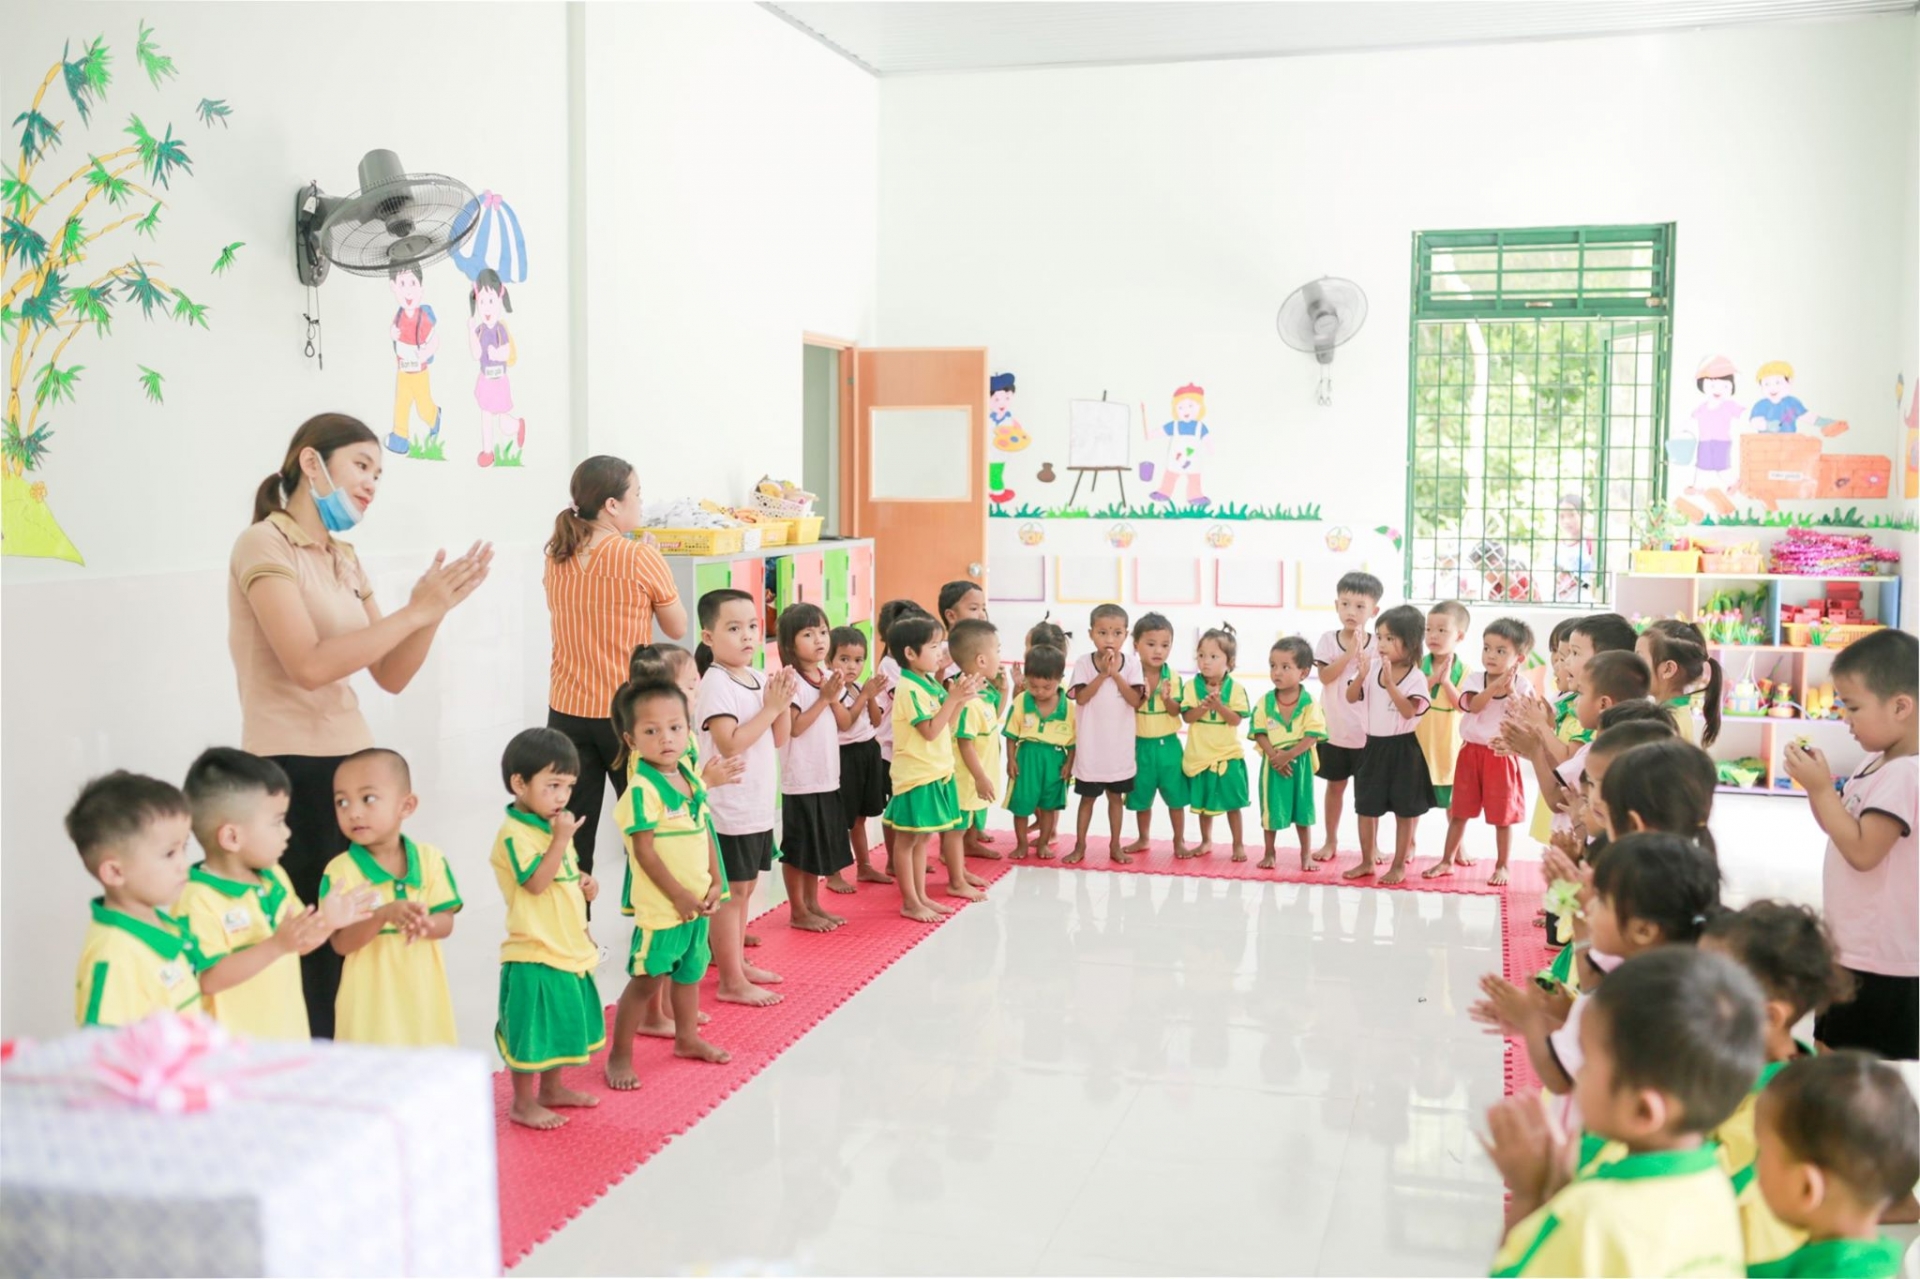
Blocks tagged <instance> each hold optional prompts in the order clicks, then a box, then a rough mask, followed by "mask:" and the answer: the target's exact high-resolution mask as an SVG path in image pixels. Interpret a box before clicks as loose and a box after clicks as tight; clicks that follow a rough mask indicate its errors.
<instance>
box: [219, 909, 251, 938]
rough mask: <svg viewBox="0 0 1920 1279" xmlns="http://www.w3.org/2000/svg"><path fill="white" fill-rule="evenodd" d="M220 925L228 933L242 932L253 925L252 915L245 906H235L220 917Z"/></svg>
mask: <svg viewBox="0 0 1920 1279" xmlns="http://www.w3.org/2000/svg"><path fill="white" fill-rule="evenodd" d="M220 926H221V927H222V928H224V929H226V930H227V932H228V933H229V934H232V933H244V932H246V931H247V930H248V929H249V928H252V927H253V915H252V913H251V912H250V911H248V910H247V908H246V907H245V906H235V907H234V908H233V909H232V910H230V911H228V912H227V913H226V914H224V915H222V916H221V917H220Z"/></svg>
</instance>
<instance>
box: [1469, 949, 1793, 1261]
mask: <svg viewBox="0 0 1920 1279" xmlns="http://www.w3.org/2000/svg"><path fill="white" fill-rule="evenodd" d="M1589 1002H1590V1003H1591V1004H1592V1010H1591V1011H1590V1012H1589V1013H1588V1015H1587V1016H1586V1017H1585V1018H1583V1019H1582V1021H1581V1024H1580V1043H1581V1052H1582V1056H1583V1057H1584V1058H1585V1065H1584V1067H1583V1068H1582V1069H1581V1071H1580V1076H1579V1082H1578V1083H1577V1084H1576V1085H1575V1094H1574V1095H1575V1098H1576V1100H1577V1102H1578V1104H1579V1109H1580V1113H1581V1115H1582V1116H1583V1117H1584V1118H1585V1120H1586V1124H1587V1127H1588V1129H1589V1131H1590V1132H1591V1133H1592V1134H1593V1135H1594V1136H1595V1137H1597V1138H1600V1139H1603V1140H1606V1141H1616V1142H1620V1143H1621V1144H1622V1145H1623V1146H1624V1147H1625V1151H1626V1153H1625V1154H1624V1155H1623V1157H1622V1158H1620V1159H1618V1160H1615V1161H1613V1162H1611V1163H1593V1164H1586V1165H1583V1166H1582V1167H1581V1168H1580V1170H1579V1171H1578V1172H1577V1173H1575V1174H1574V1175H1573V1177H1572V1180H1571V1181H1568V1180H1567V1179H1566V1172H1565V1171H1564V1170H1565V1167H1566V1160H1565V1154H1566V1146H1567V1144H1568V1141H1569V1134H1567V1133H1566V1132H1564V1131H1562V1130H1559V1129H1558V1128H1557V1127H1556V1126H1555V1125H1554V1124H1553V1123H1552V1121H1551V1119H1550V1117H1549V1115H1548V1113H1547V1112H1546V1111H1545V1110H1543V1108H1542V1107H1541V1106H1540V1104H1539V1099H1538V1098H1537V1097H1531V1096H1516V1097H1508V1098H1506V1099H1505V1100H1503V1101H1501V1102H1499V1103H1498V1104H1496V1105H1495V1106H1494V1107H1493V1108H1492V1109H1491V1110H1490V1111H1489V1112H1488V1114H1487V1121H1488V1129H1489V1131H1490V1133H1491V1140H1489V1141H1488V1142H1487V1143H1486V1146H1487V1152H1488V1154H1490V1155H1491V1156H1492V1157H1493V1161H1494V1163H1495V1165H1496V1166H1497V1167H1499V1169H1500V1172H1501V1174H1502V1176H1503V1177H1504V1178H1505V1179H1506V1182H1507V1185H1508V1187H1509V1189H1510V1190H1511V1192H1512V1198H1511V1200H1510V1201H1509V1203H1508V1206H1507V1220H1508V1221H1509V1222H1510V1223H1512V1227H1511V1229H1509V1230H1508V1232H1507V1236H1506V1240H1505V1242H1504V1243H1502V1245H1501V1247H1500V1251H1499V1253H1498V1255H1496V1256H1495V1257H1494V1260H1493V1273H1494V1274H1495V1275H1739V1274H1741V1273H1742V1268H1743V1263H1742V1252H1741V1243H1740V1218H1739V1214H1738V1212H1737V1211H1736V1210H1735V1208H1734V1199H1733V1187H1732V1186H1731V1185H1730V1184H1728V1181H1727V1177H1726V1174H1725V1173H1723V1172H1722V1171H1721V1170H1720V1166H1719V1162H1718V1160H1717V1159H1716V1157H1715V1154H1714V1151H1713V1149H1712V1147H1711V1146H1710V1145H1708V1144H1707V1142H1706V1138H1705V1134H1706V1133H1708V1132H1710V1131H1712V1130H1713V1129H1714V1128H1715V1127H1716V1126H1718V1125H1719V1124H1720V1123H1722V1122H1724V1121H1725V1120H1726V1118H1727V1116H1728V1115H1730V1114H1732V1113H1733V1110H1734V1107H1736V1106H1738V1105H1739V1104H1740V1099H1741V1098H1742V1097H1744V1096H1745V1095H1746V1093H1747V1090H1748V1089H1750V1088H1751V1087H1752V1086H1753V1080H1754V1077H1755V1076H1756V1075H1757V1074H1759V1072H1760V1067H1761V1063H1762V1059H1763V1040H1762V1033H1761V1025H1762V1021H1761V1012H1760V1004H1761V995H1760V991H1759V989H1758V988H1757V987H1756V986H1755V985H1754V981H1753V978H1751V977H1749V976H1748V975H1747V974H1746V973H1745V972H1743V971H1741V969H1740V968H1739V966H1738V965H1736V964H1734V963H1733V962H1732V961H1731V960H1728V959H1726V958H1724V957H1723V956H1720V955H1713V954H1708V953H1705V952H1703V951H1700V950H1698V949H1695V948H1692V947H1678V946H1674V947H1666V948H1663V949H1660V950H1657V951H1655V952H1653V953H1651V954H1646V955H1641V956H1639V957H1638V958H1635V959H1632V960H1630V961H1628V962H1627V963H1624V964H1622V965H1621V966H1620V967H1619V968H1618V969H1617V970H1616V971H1615V972H1614V973H1613V974H1612V975H1611V976H1609V977H1608V978H1607V983H1606V985H1604V986H1602V987H1601V988H1600V992H1599V993H1598V994H1597V995H1595V996H1593V998H1592V999H1591V1000H1590V1001H1589Z"/></svg>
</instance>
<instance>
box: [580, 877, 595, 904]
mask: <svg viewBox="0 0 1920 1279" xmlns="http://www.w3.org/2000/svg"><path fill="white" fill-rule="evenodd" d="M580 895H581V896H582V897H584V898H586V899H587V900H588V901H592V900H593V899H594V898H596V897H598V896H599V895H600V881H599V880H597V879H595V878H594V877H593V876H591V875H589V874H587V872H585V871H584V870H583V871H581V872H580Z"/></svg>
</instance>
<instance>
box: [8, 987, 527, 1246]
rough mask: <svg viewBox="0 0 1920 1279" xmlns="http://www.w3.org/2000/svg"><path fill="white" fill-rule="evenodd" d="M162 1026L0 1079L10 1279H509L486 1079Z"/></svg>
mask: <svg viewBox="0 0 1920 1279" xmlns="http://www.w3.org/2000/svg"><path fill="white" fill-rule="evenodd" d="M210 1027H211V1023H208V1022H206V1021H204V1019H182V1018H171V1017H166V1016H156V1017H152V1018H148V1019H147V1020H146V1021H145V1022H141V1023H139V1024H137V1025H135V1026H132V1027H126V1028H123V1029H121V1030H118V1031H105V1030H93V1031H85V1032H82V1033H80V1034H77V1035H71V1036H68V1037H66V1038H64V1039H60V1040H56V1041H54V1042H52V1043H47V1044H31V1045H26V1046H24V1047H22V1048H20V1049H19V1050H17V1051H16V1052H15V1053H14V1054H13V1055H12V1056H11V1057H9V1058H8V1059H7V1061H6V1065H5V1068H4V1070H0V1256H4V1257H6V1258H7V1262H6V1266H5V1270H6V1273H7V1274H9V1275H25V1276H35V1275H76V1274H84V1275H489V1274H498V1273H499V1271H500V1226H499V1186H498V1182H497V1180H496V1172H495V1166H494V1144H493V1143H494V1114H493V1090H492V1084H491V1081H490V1079H489V1078H488V1069H487V1062H486V1061H485V1059H483V1058H482V1057H480V1056H479V1055H478V1054H475V1053H469V1052H460V1051H456V1050H452V1049H412V1050H400V1049H388V1048H370V1047H364V1046H359V1045H347V1044H333V1043H329V1042H325V1041H316V1042H314V1043H313V1044H311V1045H308V1044H291V1043H265V1042H261V1043H256V1044H236V1043H232V1042H230V1041H226V1040H225V1039H224V1037H223V1036H221V1035H219V1033H218V1031H217V1029H210Z"/></svg>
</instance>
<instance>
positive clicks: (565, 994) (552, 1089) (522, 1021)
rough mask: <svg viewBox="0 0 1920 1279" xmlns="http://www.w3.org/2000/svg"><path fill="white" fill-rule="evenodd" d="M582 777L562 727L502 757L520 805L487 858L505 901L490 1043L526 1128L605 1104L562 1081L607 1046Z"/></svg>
mask: <svg viewBox="0 0 1920 1279" xmlns="http://www.w3.org/2000/svg"><path fill="white" fill-rule="evenodd" d="M579 775H580V755H579V752H578V751H576V750H575V749H574V746H573V742H572V741H570V740H569V739H568V738H567V735H566V734H565V733H562V732H559V731H558V730H556V729H551V728H528V729H523V730H521V731H520V732H518V733H515V734H514V735H513V738H512V740H511V741H509V742H508V743H507V749H506V751H505V752H504V753H503V754H502V755H501V757H500V780H501V781H502V782H503V783H505V785H506V788H507V793H508V794H510V795H512V796H513V802H512V803H511V804H508V805H507V814H506V817H505V818H504V819H503V820H502V821H501V823H500V829H499V831H498V832H497V833H496V834H495V835H494V837H493V855H492V857H491V858H490V859H489V864H490V865H492V867H493V878H494V881H495V882H496V883H498V884H499V885H500V895H501V897H503V898H504V899H505V900H506V903H507V939H506V940H505V941H503V942H501V943H500V1013H499V1018H498V1020H496V1021H495V1022H494V1024H493V1042H494V1046H495V1047H496V1048H498V1049H499V1050H500V1058H501V1060H503V1061H505V1062H506V1063H507V1070H508V1072H509V1073H510V1074H511V1075H512V1076H513V1104H512V1105H511V1106H510V1107H509V1108H508V1110H507V1118H508V1119H510V1120H512V1121H513V1122H514V1123H516V1124H522V1125H524V1126H526V1127H528V1128H542V1129H551V1128H558V1127H560V1125H562V1124H564V1123H566V1122H567V1118H566V1116H565V1115H561V1114H556V1113H555V1109H556V1108H557V1107H567V1106H597V1105H599V1104H600V1101H599V1098H597V1097H594V1096H593V1095H591V1094H590V1093H583V1092H580V1091H578V1090H576V1089H572V1088H569V1087H567V1086H566V1082H565V1080H563V1079H562V1078H561V1076H560V1070H561V1067H563V1066H584V1065H586V1064H587V1059H588V1058H590V1057H591V1056H593V1054H594V1053H597V1052H599V1051H600V1050H601V1049H602V1048H604V1047H606V1046H607V1020H606V1013H605V1011H604V1009H603V1007H602V1005H601V1003H600V988H599V987H598V986H597V985H595V984H594V980H593V970H594V968H595V967H596V966H597V965H598V964H599V962H600V948H599V947H598V946H596V945H594V943H593V938H591V937H589V936H588V935H587V903H588V902H590V901H592V900H593V899H594V898H595V897H597V896H599V894H600V888H599V885H598V884H596V883H595V882H594V878H593V876H592V875H589V874H587V873H586V872H584V871H582V870H581V869H580V858H579V855H578V854H577V853H576V852H575V851H574V847H573V835H574V832H575V831H576V830H578V829H579V828H580V819H579V818H577V817H575V816H574V815H573V814H572V813H570V812H568V811H567V801H568V800H569V799H571V798H572V797H573V783H574V779H575V778H577V777H579Z"/></svg>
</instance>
